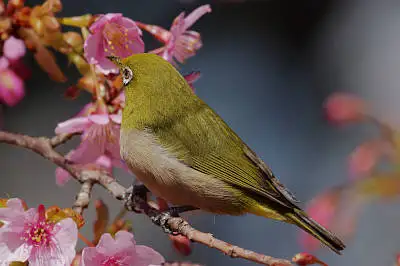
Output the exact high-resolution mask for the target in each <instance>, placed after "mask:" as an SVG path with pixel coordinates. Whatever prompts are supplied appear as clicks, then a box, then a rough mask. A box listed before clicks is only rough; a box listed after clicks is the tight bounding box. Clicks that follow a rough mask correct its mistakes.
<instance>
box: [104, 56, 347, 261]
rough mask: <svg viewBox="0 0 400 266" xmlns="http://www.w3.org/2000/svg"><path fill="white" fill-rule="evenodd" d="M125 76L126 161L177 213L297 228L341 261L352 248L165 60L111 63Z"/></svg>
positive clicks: (123, 129)
mask: <svg viewBox="0 0 400 266" xmlns="http://www.w3.org/2000/svg"><path fill="white" fill-rule="evenodd" d="M107 58H108V59H109V60H110V61H112V62H113V63H114V64H115V65H117V66H118V68H119V70H120V74H121V76H122V81H123V87H124V93H125V106H124V109H123V111H122V121H121V129H120V153H121V158H122V159H123V160H124V161H125V163H126V164H127V166H128V167H129V169H130V170H131V171H132V173H133V174H134V175H135V176H136V177H137V179H138V180H139V181H140V182H142V183H143V185H144V186H145V187H146V188H147V189H149V190H150V191H151V192H152V193H153V195H155V196H158V197H161V198H163V199H164V200H166V201H167V202H169V203H171V204H173V205H176V206H192V207H194V208H196V209H200V210H202V211H205V212H209V213H213V214H221V215H233V216H241V215H244V214H253V215H257V216H262V217H265V218H269V219H274V220H278V221H282V222H286V223H288V224H294V225H296V226H298V227H300V228H301V229H302V230H304V231H306V232H307V233H309V234H311V235H312V236H313V237H315V238H316V239H318V240H319V241H320V242H321V243H323V244H324V245H326V246H327V247H329V248H330V249H331V250H332V251H334V252H336V253H337V254H339V255H340V254H341V251H342V250H343V249H344V248H345V244H344V243H343V242H342V241H341V240H340V239H339V238H338V237H337V236H335V234H334V233H332V232H330V231H329V230H328V229H326V228H324V227H323V226H322V225H320V224H319V223H317V222H316V221H314V220H313V219H312V218H311V217H309V216H308V215H307V213H306V212H305V211H304V210H302V209H301V208H300V207H299V206H298V204H299V201H298V200H297V199H296V197H295V196H294V194H293V193H291V192H290V191H289V190H288V189H287V188H286V187H285V186H284V185H283V184H282V183H281V182H280V181H279V180H278V178H277V177H276V176H275V175H274V173H273V172H272V170H271V169H270V167H268V166H267V165H266V164H265V163H264V162H263V160H262V159H261V158H260V157H259V156H258V155H257V154H256V153H255V152H254V151H253V150H252V149H251V148H250V147H249V146H248V145H246V144H245V142H244V141H243V140H242V139H241V138H240V137H239V136H238V135H237V134H236V133H235V132H234V131H233V130H232V129H231V128H230V127H229V126H228V124H227V123H226V122H225V121H224V120H223V119H222V118H221V117H220V116H219V115H218V114H217V113H216V112H215V111H214V110H213V109H212V108H211V107H210V106H208V105H207V104H206V103H205V102H204V101H203V100H201V99H200V98H199V97H198V96H197V95H196V94H195V93H194V92H193V90H192V89H191V87H190V85H189V84H188V83H187V81H186V80H185V78H184V77H183V76H182V75H181V74H180V72H179V71H178V70H177V68H176V67H175V66H173V65H172V64H171V63H169V62H168V61H167V60H165V59H163V58H162V57H160V56H158V55H155V54H150V53H140V54H133V55H131V56H128V57H126V58H120V57H117V56H108V57H107Z"/></svg>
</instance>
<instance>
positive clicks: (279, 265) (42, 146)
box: [0, 131, 292, 266]
mask: <svg viewBox="0 0 400 266" xmlns="http://www.w3.org/2000/svg"><path fill="white" fill-rule="evenodd" d="M71 137H72V135H58V136H55V137H53V138H46V137H31V136H27V135H22V134H16V133H10V132H4V131H0V143H7V144H11V145H15V146H18V147H22V148H25V149H28V150H31V151H34V152H36V153H37V154H39V155H41V156H42V157H44V158H45V159H47V160H49V161H51V162H53V163H54V164H56V165H57V166H59V167H62V168H63V169H65V170H66V171H68V172H69V173H70V174H71V176H72V177H73V178H74V179H75V180H77V181H78V182H80V183H81V184H82V186H81V190H80V191H79V193H78V194H77V196H76V200H75V203H74V205H73V209H74V210H75V211H76V212H78V213H80V214H82V213H83V211H84V209H85V208H87V207H88V205H89V202H90V196H91V191H92V188H93V185H94V184H96V183H97V184H99V185H101V186H102V187H103V188H104V189H106V190H107V191H108V192H109V193H110V194H111V195H112V196H113V197H114V198H115V199H117V200H121V201H122V200H124V199H125V194H126V191H127V189H126V188H125V187H124V186H122V185H120V184H119V183H118V182H117V181H116V180H115V179H114V178H113V177H112V176H110V175H109V174H108V173H107V172H105V171H101V170H88V169H85V168H84V167H82V166H79V165H73V164H71V163H70V162H68V160H66V159H65V157H64V156H63V155H61V154H60V153H59V152H57V151H56V150H55V147H56V146H58V145H60V144H62V143H64V142H66V141H68V140H69V139H70V138H71ZM143 205H144V206H143ZM141 209H143V210H144V212H145V214H146V215H147V216H148V217H150V218H151V217H154V216H157V215H158V214H160V211H159V210H157V209H155V208H153V207H151V206H150V205H149V204H148V203H147V202H142V203H141ZM168 225H169V226H170V228H171V229H172V230H174V231H176V232H177V233H179V234H182V235H184V236H186V237H188V238H189V239H190V240H192V241H193V242H197V243H200V244H203V245H206V246H208V247H210V248H214V249H217V250H219V251H221V252H222V253H224V254H226V255H229V256H230V257H232V258H242V259H245V260H249V261H253V262H256V263H259V264H262V265H267V266H287V265H292V263H291V262H290V261H288V260H284V259H277V258H273V257H270V256H267V255H263V254H259V253H256V252H254V251H251V250H246V249H243V248H241V247H238V246H234V245H232V244H229V243H227V242H224V241H222V240H219V239H217V238H215V237H213V235H212V234H209V233H204V232H201V231H199V230H196V229H194V228H193V227H192V226H191V225H190V224H189V223H188V222H187V221H185V220H184V219H183V218H181V217H172V218H169V219H168Z"/></svg>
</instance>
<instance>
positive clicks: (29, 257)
mask: <svg viewBox="0 0 400 266" xmlns="http://www.w3.org/2000/svg"><path fill="white" fill-rule="evenodd" d="M0 221H2V222H3V223H4V225H3V226H2V227H1V228H0V261H1V262H6V263H7V262H11V261H28V262H29V265H32V266H39V265H40V266H69V265H70V264H71V262H72V260H73V258H74V257H75V246H76V243H77V239H78V229H77V225H76V223H75V222H74V221H73V220H72V219H71V218H66V219H63V220H61V221H60V222H58V223H56V224H54V223H51V222H48V221H46V218H45V208H44V206H43V205H39V207H38V208H37V209H34V208H31V209H29V210H27V211H25V210H24V208H23V204H22V202H21V200H19V199H9V200H8V201H7V207H6V208H0Z"/></svg>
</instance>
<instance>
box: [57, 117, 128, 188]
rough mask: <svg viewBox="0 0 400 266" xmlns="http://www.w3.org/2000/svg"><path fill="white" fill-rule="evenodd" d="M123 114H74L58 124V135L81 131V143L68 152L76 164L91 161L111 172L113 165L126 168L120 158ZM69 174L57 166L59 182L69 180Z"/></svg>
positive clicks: (90, 162)
mask: <svg viewBox="0 0 400 266" xmlns="http://www.w3.org/2000/svg"><path fill="white" fill-rule="evenodd" d="M121 118H122V117H121V115H120V114H119V115H108V114H92V115H88V116H86V117H75V118H71V119H69V120H67V121H65V122H62V123H60V124H58V126H57V128H56V129H55V132H56V134H62V133H76V132H81V133H82V137H81V143H80V145H79V146H78V148H77V149H75V150H73V151H71V152H70V153H69V154H68V155H67V157H66V158H67V159H68V160H69V161H71V162H72V163H76V164H87V165H89V166H90V164H92V165H93V167H96V168H103V169H105V170H106V171H109V172H111V171H112V167H113V166H116V167H120V168H124V169H127V167H126V165H125V164H124V162H123V161H122V159H121V157H120V149H119V131H120V123H121ZM69 178H70V177H69V174H68V172H66V171H65V170H63V169H61V168H57V169H56V181H57V184H59V185H63V184H65V183H66V182H67V181H68V180H69Z"/></svg>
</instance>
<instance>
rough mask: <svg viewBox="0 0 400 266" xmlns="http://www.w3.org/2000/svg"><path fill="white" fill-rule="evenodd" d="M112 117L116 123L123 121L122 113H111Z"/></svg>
mask: <svg viewBox="0 0 400 266" xmlns="http://www.w3.org/2000/svg"><path fill="white" fill-rule="evenodd" d="M110 119H111V120H112V121H113V122H114V123H116V124H121V122H122V115H121V114H117V115H110Z"/></svg>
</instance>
